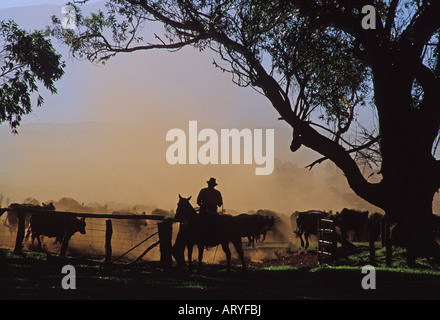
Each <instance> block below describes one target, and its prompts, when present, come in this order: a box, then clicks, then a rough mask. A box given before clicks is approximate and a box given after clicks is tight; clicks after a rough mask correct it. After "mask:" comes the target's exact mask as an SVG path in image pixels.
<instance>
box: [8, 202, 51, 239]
mask: <svg viewBox="0 0 440 320" xmlns="http://www.w3.org/2000/svg"><path fill="white" fill-rule="evenodd" d="M26 200H28V199H26ZM26 200H25V201H26ZM17 209H21V210H22V212H23V213H24V227H25V228H28V227H29V223H30V218H31V215H32V212H31V210H49V211H53V210H55V207H54V205H53V203H49V204H45V203H43V204H42V205H41V206H40V205H39V204H36V203H35V202H32V203H23V204H20V203H11V204H10V205H9V207H8V210H7V214H6V219H5V222H4V225H5V226H7V227H8V229H9V232H14V231H15V230H17V227H18V215H17ZM26 209H30V210H29V211H27V210H26Z"/></svg>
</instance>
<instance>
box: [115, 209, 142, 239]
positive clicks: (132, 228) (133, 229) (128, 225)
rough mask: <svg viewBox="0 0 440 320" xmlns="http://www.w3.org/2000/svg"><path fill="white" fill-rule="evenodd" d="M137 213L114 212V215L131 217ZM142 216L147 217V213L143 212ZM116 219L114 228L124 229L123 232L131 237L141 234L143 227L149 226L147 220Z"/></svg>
mask: <svg viewBox="0 0 440 320" xmlns="http://www.w3.org/2000/svg"><path fill="white" fill-rule="evenodd" d="M135 214H137V213H131V212H128V211H113V212H112V215H123V216H130V215H135ZM139 215H142V216H145V212H142V213H141V214H139ZM115 220H116V219H114V220H113V221H114V222H116V221H117V222H116V223H114V228H115V229H119V228H120V229H123V230H121V231H122V232H127V233H128V234H130V235H133V236H137V234H138V233H139V232H141V230H142V227H146V226H148V223H147V220H146V219H117V220H116V221H115Z"/></svg>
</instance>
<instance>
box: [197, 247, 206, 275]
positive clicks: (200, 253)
mask: <svg viewBox="0 0 440 320" xmlns="http://www.w3.org/2000/svg"><path fill="white" fill-rule="evenodd" d="M198 248H199V271H202V260H203V250H204V249H205V247H204V246H202V245H199V246H198Z"/></svg>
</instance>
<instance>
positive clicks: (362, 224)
mask: <svg viewBox="0 0 440 320" xmlns="http://www.w3.org/2000/svg"><path fill="white" fill-rule="evenodd" d="M381 217H382V215H381V214H379V213H377V212H375V213H372V214H369V212H368V211H359V210H354V209H347V208H344V209H342V210H341V212H337V213H336V221H337V224H338V226H339V227H340V229H341V242H342V244H347V241H348V239H347V237H348V232H350V231H352V232H353V240H354V241H363V240H364V239H365V237H363V235H366V234H368V238H369V237H373V239H374V240H376V239H377V238H378V236H379V235H380V220H381V219H380V218H381Z"/></svg>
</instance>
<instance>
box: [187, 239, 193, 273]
mask: <svg viewBox="0 0 440 320" xmlns="http://www.w3.org/2000/svg"><path fill="white" fill-rule="evenodd" d="M193 247H194V245H193V244H189V243H188V244H187V245H186V248H187V250H188V269H189V271H191V270H192V254H193Z"/></svg>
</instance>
